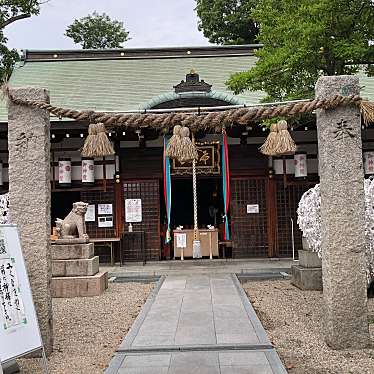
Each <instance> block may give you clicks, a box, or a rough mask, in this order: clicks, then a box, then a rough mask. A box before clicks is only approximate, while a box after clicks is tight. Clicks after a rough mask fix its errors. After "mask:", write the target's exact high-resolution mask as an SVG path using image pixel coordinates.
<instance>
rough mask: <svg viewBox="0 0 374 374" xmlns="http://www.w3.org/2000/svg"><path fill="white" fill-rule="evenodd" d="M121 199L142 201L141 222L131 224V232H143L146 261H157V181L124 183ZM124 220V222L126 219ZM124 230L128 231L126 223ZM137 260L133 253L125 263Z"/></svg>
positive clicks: (158, 211)
mask: <svg viewBox="0 0 374 374" xmlns="http://www.w3.org/2000/svg"><path fill="white" fill-rule="evenodd" d="M123 197H124V199H141V200H142V222H139V223H133V224H132V226H133V231H144V232H145V249H146V259H147V260H159V259H160V249H161V239H160V188H159V180H158V179H148V180H136V181H124V183H123ZM123 203H124V201H123ZM124 218H125V219H124V222H126V217H124ZM124 230H126V231H127V230H128V225H127V223H124ZM139 258H140V254H139V253H133V256H132V257H131V258H127V259H125V261H131V260H133V261H137V260H139Z"/></svg>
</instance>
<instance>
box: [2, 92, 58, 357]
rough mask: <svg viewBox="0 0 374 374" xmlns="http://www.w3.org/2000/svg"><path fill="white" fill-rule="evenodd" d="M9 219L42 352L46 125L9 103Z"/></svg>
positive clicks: (45, 330)
mask: <svg viewBox="0 0 374 374" xmlns="http://www.w3.org/2000/svg"><path fill="white" fill-rule="evenodd" d="M11 94H12V95H13V96H14V97H15V98H20V99H24V100H27V99H29V100H40V101H45V102H49V94H48V92H47V90H45V89H41V88H17V89H11ZM8 118H9V119H8V148H9V199H10V201H9V202H10V219H11V222H12V223H14V224H17V225H18V229H19V232H20V236H21V243H22V251H23V255H24V258H25V261H26V266H27V271H28V275H29V279H30V284H31V289H32V295H33V299H34V303H35V308H36V313H37V316H38V320H39V326H40V330H41V334H42V338H43V342H44V346H45V349H46V352H47V353H50V352H51V351H52V348H53V328H52V299H51V292H50V282H51V257H50V256H51V255H50V233H51V230H50V226H51V223H50V219H51V218H50V217H51V214H50V202H51V184H50V138H49V132H50V123H49V114H48V112H46V111H45V110H41V109H33V108H30V107H27V106H21V105H16V104H14V103H12V102H11V101H10V102H9V109H8Z"/></svg>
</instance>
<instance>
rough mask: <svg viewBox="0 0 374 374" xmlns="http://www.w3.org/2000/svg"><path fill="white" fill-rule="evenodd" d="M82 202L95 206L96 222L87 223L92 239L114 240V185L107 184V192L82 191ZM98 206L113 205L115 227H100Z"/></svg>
mask: <svg viewBox="0 0 374 374" xmlns="http://www.w3.org/2000/svg"><path fill="white" fill-rule="evenodd" d="M81 199H82V201H84V202H86V203H89V204H95V218H96V220H95V222H86V228H87V234H88V236H89V237H90V238H113V237H115V236H116V234H115V222H116V218H117V217H115V197H114V185H113V184H112V183H109V182H107V190H106V191H82V192H81ZM98 204H112V205H113V206H112V208H113V214H112V215H113V227H98V225H97V222H98V214H97V205H98Z"/></svg>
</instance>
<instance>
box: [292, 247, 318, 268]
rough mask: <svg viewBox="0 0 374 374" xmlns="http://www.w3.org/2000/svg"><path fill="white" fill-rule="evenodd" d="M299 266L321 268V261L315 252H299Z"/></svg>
mask: <svg viewBox="0 0 374 374" xmlns="http://www.w3.org/2000/svg"><path fill="white" fill-rule="evenodd" d="M298 252H299V265H300V266H302V267H304V268H321V267H322V260H321V259H320V258H319V257H318V255H317V253H316V252H312V251H309V250H305V249H303V250H299V251H298Z"/></svg>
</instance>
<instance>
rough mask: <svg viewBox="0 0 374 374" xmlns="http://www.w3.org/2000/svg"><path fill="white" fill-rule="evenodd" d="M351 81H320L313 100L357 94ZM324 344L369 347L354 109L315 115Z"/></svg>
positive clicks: (358, 129)
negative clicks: (319, 182) (319, 191)
mask: <svg viewBox="0 0 374 374" xmlns="http://www.w3.org/2000/svg"><path fill="white" fill-rule="evenodd" d="M359 91H360V89H359V80H358V77H355V76H331V77H321V78H320V79H319V80H318V82H317V84H316V97H317V98H328V97H330V96H332V95H336V94H340V95H344V96H346V95H352V94H359ZM317 132H318V156H319V173H320V181H321V219H322V225H321V227H322V253H323V257H322V276H323V296H324V304H325V314H324V315H325V321H324V322H325V326H324V331H325V340H326V342H327V344H328V345H329V346H330V347H332V348H334V349H344V348H349V347H353V348H363V347H366V346H367V345H368V344H369V330H368V320H367V296H366V275H365V258H364V241H365V237H364V229H365V211H364V209H365V206H364V184H363V179H364V172H363V166H362V141H361V116H360V111H359V109H358V107H356V106H354V105H350V106H340V107H338V108H336V109H332V110H323V109H320V110H318V111H317Z"/></svg>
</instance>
